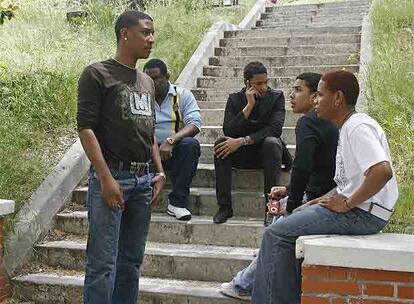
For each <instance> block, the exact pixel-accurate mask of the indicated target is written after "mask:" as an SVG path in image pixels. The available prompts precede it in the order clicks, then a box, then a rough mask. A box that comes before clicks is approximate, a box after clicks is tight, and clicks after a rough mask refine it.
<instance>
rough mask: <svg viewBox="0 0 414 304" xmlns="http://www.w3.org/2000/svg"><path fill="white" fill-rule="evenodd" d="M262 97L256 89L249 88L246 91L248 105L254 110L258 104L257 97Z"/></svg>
mask: <svg viewBox="0 0 414 304" xmlns="http://www.w3.org/2000/svg"><path fill="white" fill-rule="evenodd" d="M257 96H260V93H259V91H257V90H256V88H254V87H248V88H247V89H246V99H247V103H248V104H249V105H250V106H251V107H252V108H253V107H254V105H255V104H256V97H257Z"/></svg>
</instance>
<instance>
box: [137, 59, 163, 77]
mask: <svg viewBox="0 0 414 304" xmlns="http://www.w3.org/2000/svg"><path fill="white" fill-rule="evenodd" d="M155 68H159V69H160V73H161V75H163V76H167V73H168V72H167V65H166V64H165V62H164V61H162V60H161V59H157V58H153V59H150V60H148V61H147V63H146V64H145V65H144V69H143V70H146V69H155Z"/></svg>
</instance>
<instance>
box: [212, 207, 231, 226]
mask: <svg viewBox="0 0 414 304" xmlns="http://www.w3.org/2000/svg"><path fill="white" fill-rule="evenodd" d="M232 216H233V208H232V207H230V206H229V207H228V206H220V209H219V210H218V211H217V213H216V215H215V216H214V217H213V222H214V223H216V224H221V223H225V222H226V221H227V219H229V218H231V217H232Z"/></svg>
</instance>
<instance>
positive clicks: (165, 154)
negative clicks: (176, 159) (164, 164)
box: [159, 142, 173, 161]
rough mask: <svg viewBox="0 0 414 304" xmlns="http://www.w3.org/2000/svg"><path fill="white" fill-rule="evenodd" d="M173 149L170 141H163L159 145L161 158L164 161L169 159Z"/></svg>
mask: <svg viewBox="0 0 414 304" xmlns="http://www.w3.org/2000/svg"><path fill="white" fill-rule="evenodd" d="M172 150H173V147H172V146H171V145H170V144H169V143H168V142H165V143H163V144H162V145H161V146H160V147H159V151H160V156H161V160H162V161H166V160H169V159H170V158H171V157H172Z"/></svg>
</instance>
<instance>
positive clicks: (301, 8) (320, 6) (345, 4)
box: [265, 1, 370, 14]
mask: <svg viewBox="0 0 414 304" xmlns="http://www.w3.org/2000/svg"><path fill="white" fill-rule="evenodd" d="M369 5H370V1H338V2H326V3H314V4H292V5H276V6H268V7H266V8H265V12H266V13H272V12H279V13H282V12H284V13H287V14H289V13H291V12H307V11H314V10H317V11H329V10H347V9H367V8H369Z"/></svg>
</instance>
